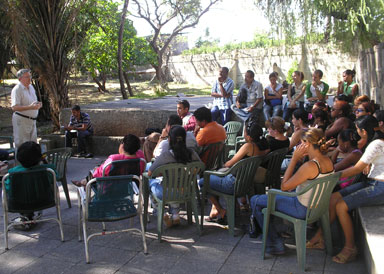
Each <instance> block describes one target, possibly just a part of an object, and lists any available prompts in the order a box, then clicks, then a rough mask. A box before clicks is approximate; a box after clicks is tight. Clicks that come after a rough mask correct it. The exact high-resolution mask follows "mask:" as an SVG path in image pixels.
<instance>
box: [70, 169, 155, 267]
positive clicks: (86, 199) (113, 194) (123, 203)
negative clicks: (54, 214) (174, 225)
mask: <svg viewBox="0 0 384 274" xmlns="http://www.w3.org/2000/svg"><path fill="white" fill-rule="evenodd" d="M134 180H135V181H139V182H140V190H139V201H138V206H137V208H136V206H135V205H134V200H133V194H134V191H133V184H134ZM77 190H78V192H77V194H78V203H79V208H80V211H79V212H80V214H79V240H81V228H80V223H82V228H83V237H84V245H85V258H86V262H87V263H89V261H90V259H89V247H88V244H89V241H90V240H91V238H93V237H95V236H104V235H109V234H115V233H118V232H128V231H138V232H139V233H140V234H141V236H142V239H143V246H144V254H147V244H146V239H145V231H144V222H143V194H142V193H143V191H142V184H141V180H140V178H139V177H138V176H136V175H122V176H107V177H99V178H94V179H92V180H90V181H89V182H88V183H87V185H86V188H85V190H84V188H83V187H78V188H77ZM137 215H139V218H140V226H141V229H138V228H133V227H132V228H126V229H121V230H117V231H105V225H104V222H116V221H120V220H125V219H128V218H133V217H135V216H137ZM87 222H102V223H103V231H102V232H97V233H93V234H91V235H89V236H88V235H87V233H88V231H87Z"/></svg>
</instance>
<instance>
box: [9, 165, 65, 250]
mask: <svg viewBox="0 0 384 274" xmlns="http://www.w3.org/2000/svg"><path fill="white" fill-rule="evenodd" d="M7 180H9V182H10V183H9V184H8V186H7V187H6V184H5V182H6V181H7ZM2 187H3V192H2V203H3V211H4V238H5V250H8V232H9V229H10V228H11V227H13V226H15V225H21V224H32V223H39V222H45V221H51V220H54V221H56V222H57V223H58V224H59V228H60V236H61V241H62V242H64V233H63V224H62V221H61V211H60V194H59V188H58V186H57V184H56V175H55V172H54V171H53V170H52V169H50V168H42V169H31V170H28V171H22V172H14V173H7V174H6V175H5V176H4V177H3V180H2ZM51 207H56V213H57V218H41V219H34V220H31V221H23V222H11V223H8V212H13V213H31V212H35V211H41V210H44V209H47V208H51Z"/></svg>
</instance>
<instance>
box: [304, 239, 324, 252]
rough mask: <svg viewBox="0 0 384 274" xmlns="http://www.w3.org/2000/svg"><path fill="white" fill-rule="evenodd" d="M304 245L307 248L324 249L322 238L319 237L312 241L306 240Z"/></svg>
mask: <svg viewBox="0 0 384 274" xmlns="http://www.w3.org/2000/svg"><path fill="white" fill-rule="evenodd" d="M305 247H306V248H308V249H322V250H323V249H325V245H324V240H323V239H321V240H319V241H317V242H314V243H312V242H311V241H308V242H307V243H306V244H305Z"/></svg>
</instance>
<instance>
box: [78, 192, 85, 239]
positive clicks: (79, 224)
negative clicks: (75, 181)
mask: <svg viewBox="0 0 384 274" xmlns="http://www.w3.org/2000/svg"><path fill="white" fill-rule="evenodd" d="M77 199H78V202H77V203H78V207H79V209H78V223H77V235H78V237H79V242H81V222H82V220H83V218H84V217H83V216H82V211H83V208H82V203H81V197H80V194H79V192H77Z"/></svg>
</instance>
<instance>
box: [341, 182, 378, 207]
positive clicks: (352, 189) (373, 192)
mask: <svg viewBox="0 0 384 274" xmlns="http://www.w3.org/2000/svg"><path fill="white" fill-rule="evenodd" d="M339 193H340V194H341V196H343V200H344V202H345V203H346V204H347V206H348V210H352V209H355V208H358V207H361V206H373V205H382V204H384V182H380V181H375V180H369V181H367V182H361V183H357V184H353V185H350V186H347V187H346V188H343V189H342V190H340V191H339Z"/></svg>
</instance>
